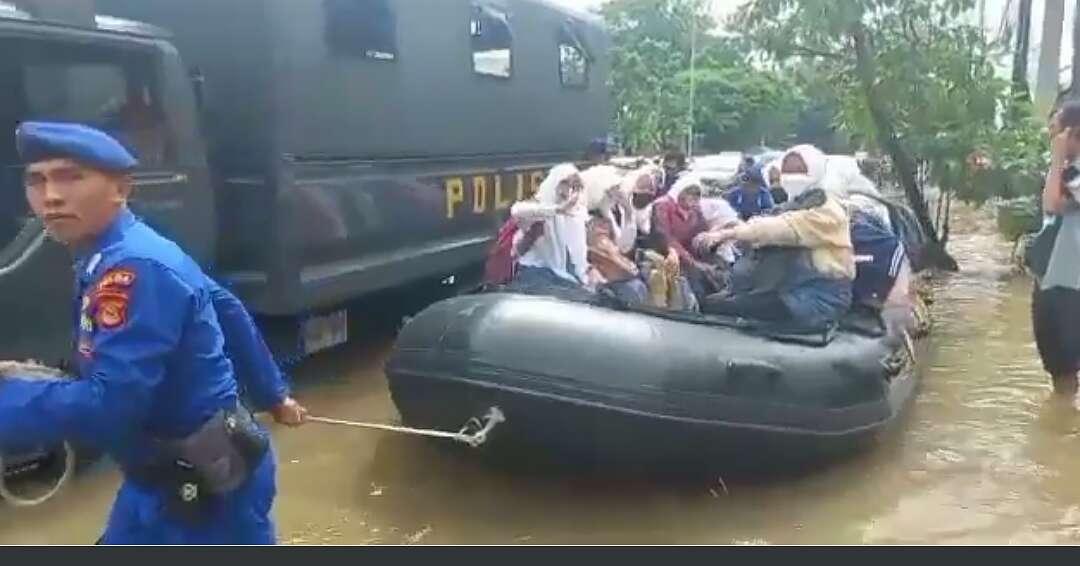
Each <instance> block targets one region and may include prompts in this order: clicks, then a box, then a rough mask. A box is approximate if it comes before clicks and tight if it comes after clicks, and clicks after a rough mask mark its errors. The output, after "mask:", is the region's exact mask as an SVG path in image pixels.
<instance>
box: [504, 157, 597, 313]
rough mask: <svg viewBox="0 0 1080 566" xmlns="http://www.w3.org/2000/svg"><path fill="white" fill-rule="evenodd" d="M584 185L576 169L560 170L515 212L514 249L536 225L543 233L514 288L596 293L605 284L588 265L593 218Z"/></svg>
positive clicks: (524, 260) (512, 213)
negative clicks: (590, 220)
mask: <svg viewBox="0 0 1080 566" xmlns="http://www.w3.org/2000/svg"><path fill="white" fill-rule="evenodd" d="M582 189H583V185H582V182H581V175H580V174H579V172H578V170H577V167H574V165H572V164H570V163H564V164H561V165H557V166H555V167H554V168H552V169H551V172H550V173H548V176H547V178H545V179H544V182H543V183H541V184H540V188H539V189H538V190H537V192H536V195H535V196H534V197H533V198H532V199H530V200H526V201H519V202H517V203H515V204H514V205H513V206H512V207H511V208H510V216H511V217H513V219H514V221H515V222H517V224H518V226H519V230H518V233H517V235H516V236H515V246H517V245H518V243H519V241H520V240H521V239H522V238H523V237H524V236H525V235H526V234H527V233H529V229H530V228H531V227H532V226H533V225H534V224H536V223H537V222H542V223H543V231H542V233H541V234H540V235H539V236H538V237H537V238H536V239H535V241H533V242H532V244H531V245H530V246H529V247H528V250H527V251H525V252H524V253H522V254H521V255H520V257H519V259H518V265H517V270H516V273H515V275H514V280H513V282H511V284H510V288H511V289H513V290H516V291H519V292H544V291H547V290H555V291H560V290H561V291H568V292H576V291H592V290H594V289H595V285H596V283H597V282H598V281H600V277H599V276H598V273H597V272H596V270H595V269H594V268H592V266H590V265H589V262H588V256H587V249H588V248H587V242H586V239H587V238H586V222H587V221H588V213H587V212H586V210H585V206H584V203H583V202H581V192H582Z"/></svg>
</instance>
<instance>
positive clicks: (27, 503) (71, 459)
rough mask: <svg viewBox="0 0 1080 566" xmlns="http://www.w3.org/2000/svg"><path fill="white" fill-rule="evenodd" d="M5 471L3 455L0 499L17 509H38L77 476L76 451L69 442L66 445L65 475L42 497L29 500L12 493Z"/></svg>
mask: <svg viewBox="0 0 1080 566" xmlns="http://www.w3.org/2000/svg"><path fill="white" fill-rule="evenodd" d="M5 471H6V468H5V467H4V457H3V455H0V499H3V500H4V501H6V502H7V503H8V504H9V505H13V506H15V507H36V506H38V505H41V504H42V503H45V502H46V501H48V500H50V499H52V498H53V497H55V496H56V494H57V493H60V490H61V489H63V488H64V486H65V485H67V483H68V480H70V479H71V477H72V476H74V475H75V449H74V448H72V447H71V444H68V443H67V442H65V443H64V473H63V474H61V475H60V478H59V479H57V480H56V484H55V485H53V486H52V488H50V489H49V491H47V492H46V493H45V494H44V495H42V496H40V497H35V498H32V499H28V498H25V497H20V496H18V495H15V494H14V493H11V491H10V490H8V488H7V478H6V477H5V474H4V472H5Z"/></svg>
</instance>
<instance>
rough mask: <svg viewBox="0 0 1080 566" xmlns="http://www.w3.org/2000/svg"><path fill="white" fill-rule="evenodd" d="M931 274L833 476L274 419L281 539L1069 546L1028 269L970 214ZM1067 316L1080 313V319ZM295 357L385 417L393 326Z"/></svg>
mask: <svg viewBox="0 0 1080 566" xmlns="http://www.w3.org/2000/svg"><path fill="white" fill-rule="evenodd" d="M953 238H954V243H953V244H952V250H953V252H954V255H956V257H957V258H958V259H959V260H960V262H961V264H962V266H963V270H962V271H961V272H960V273H959V274H955V275H952V276H949V277H946V278H944V279H942V280H941V281H938V282H937V284H936V292H935V304H934V307H933V308H934V314H935V330H934V334H933V337H932V345H931V347H930V352H929V358H928V359H927V360H926V363H925V364H924V366H925V371H924V380H923V386H922V389H921V391H920V393H919V396H918V397H917V400H916V401H915V403H914V405H913V407H912V409H911V412H910V413H909V416H908V418H907V419H906V420H905V422H904V424H903V427H902V428H903V430H901V431H900V432H899V434H895V435H893V436H891V437H890V438H888V439H886V440H885V441H884V442H883V443H882V444H881V445H880V446H879V447H878V448H877V449H875V450H873V451H871V452H869V453H867V454H865V455H863V456H860V457H858V458H855V459H853V460H851V461H847V462H844V463H841V464H839V465H836V466H833V467H830V468H828V469H824V470H820V471H816V472H814V473H811V474H808V475H805V476H802V477H799V478H794V479H784V480H781V481H774V482H769V483H765V484H754V485H740V484H734V485H727V486H726V487H727V491H726V492H725V490H724V489H723V488H722V487H721V486H710V485H701V486H685V485H683V486H677V487H676V486H665V485H656V484H651V483H649V482H644V481H640V480H637V481H627V480H621V479H618V478H595V477H593V478H588V479H582V478H577V479H575V478H572V477H557V478H551V477H545V476H537V475H525V474H520V473H510V472H506V471H496V470H493V469H490V468H491V467H490V466H484V465H483V464H482V462H479V461H476V460H474V459H471V458H468V457H464V456H467V455H462V454H458V453H456V452H453V451H450V452H449V453H448V452H447V451H446V450H443V449H441V447H440V446H438V445H434V444H432V443H431V442H428V441H424V440H420V439H416V438H412V437H404V436H397V435H391V434H388V433H382V432H366V431H358V430H352V429H345V428H335V427H331V426H326V425H319V424H311V425H309V426H307V427H306V428H303V429H301V430H284V429H281V428H275V429H274V437H275V442H276V449H277V458H278V464H279V485H278V488H279V497H278V499H277V504H276V507H275V515H276V519H277V524H278V531H279V538H280V540H281V542H283V543H298V544H322V543H333V544H362V543H421V544H429V543H480V544H487V543H674V544H679V543H1072V544H1075V543H1078V542H1080V413H1078V412H1077V410H1076V409H1075V408H1073V406H1072V405H1068V404H1063V403H1055V402H1052V401H1051V400H1050V399H1049V387H1048V383H1047V379H1046V377H1045V376H1044V375H1043V373H1042V371H1041V369H1040V366H1039V362H1038V357H1037V355H1036V352H1035V346H1034V344H1033V341H1032V338H1031V330H1030V319H1029V310H1030V291H1031V283H1030V281H1028V280H1027V279H1025V278H1023V277H1019V276H1013V275H1011V274H1010V270H1009V265H1008V256H1009V246H1008V245H1006V244H1004V243H1002V242H1001V241H1000V240H999V238H998V237H997V236H996V235H995V234H994V232H993V231H992V222H991V221H989V220H987V219H985V218H983V217H981V216H978V215H973V216H972V218H970V219H967V221H966V222H963V223H962V224H961V225H960V226H957V227H955V228H954V236H953ZM1078 323H1080V322H1078ZM358 342H360V343H357V344H353V345H349V346H346V347H343V348H341V349H340V350H339V351H335V352H331V353H328V354H326V355H322V356H320V357H317V358H316V359H313V360H310V361H308V362H306V363H305V364H304V365H302V366H300V367H299V368H297V369H296V370H295V371H294V372H293V375H294V377H295V380H296V382H297V383H298V392H297V395H298V397H300V398H301V399H302V400H303V402H304V403H305V404H307V405H308V406H309V408H310V409H311V410H312V412H313V413H317V414H320V415H326V416H334V417H341V418H346V419H361V420H371V421H394V420H395V419H396V413H395V410H394V407H393V404H392V403H391V401H390V398H389V395H388V393H387V388H386V383H385V380H384V377H383V375H382V364H383V362H384V361H385V359H386V356H387V355H388V354H389V351H390V347H391V345H392V336H390V333H389V332H383V333H382V334H381V335H377V336H374V337H366V338H364V339H363V340H362V341H358ZM118 482H119V476H118V474H117V473H116V472H115V470H113V469H112V467H111V466H109V465H99V466H97V467H95V468H93V469H91V470H89V471H88V472H86V473H84V474H82V475H81V476H79V477H78V479H77V480H76V481H75V482H74V483H73V484H71V485H70V486H69V488H68V489H67V490H66V491H65V492H64V493H63V494H62V495H61V496H60V497H58V498H57V499H55V500H53V501H51V502H49V503H48V504H46V505H44V506H41V507H38V508H33V509H28V510H23V509H18V510H16V509H10V508H0V543H91V542H93V541H94V540H95V539H96V538H97V536H98V534H99V533H100V529H101V527H102V525H103V523H104V520H105V516H106V513H107V511H108V508H109V504H110V503H111V499H112V496H113V493H114V490H115V488H116V486H117V484H118Z"/></svg>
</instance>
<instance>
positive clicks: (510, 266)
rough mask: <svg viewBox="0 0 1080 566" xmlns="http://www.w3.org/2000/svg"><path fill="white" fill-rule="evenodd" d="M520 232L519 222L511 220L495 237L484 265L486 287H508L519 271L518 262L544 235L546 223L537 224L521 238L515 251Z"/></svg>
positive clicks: (530, 227)
mask: <svg viewBox="0 0 1080 566" xmlns="http://www.w3.org/2000/svg"><path fill="white" fill-rule="evenodd" d="M519 230H520V226H518V223H517V221H515V220H514V219H513V218H510V219H508V220H507V221H506V223H505V224H503V225H502V228H499V234H498V236H496V237H495V243H494V244H493V245H492V246H491V250H490V251H489V252H488V257H487V261H486V262H485V263H484V285H485V286H486V287H497V286H500V285H506V284H507V283H510V281H512V280H513V279H514V273H515V272H516V270H517V260H518V258H520V257H521V256H523V255H525V253H526V252H528V251H529V249H530V248H532V246H533V244H534V243H536V240H537V239H539V238H540V236H542V235H543V234H544V223H543V222H535V223H533V224H532V225H531V226H529V229H528V230H527V231H526V232H525V234H524V235H523V236H522V237H521V242H520V243H519V244H518V247H517V249H514V236H516V235H517V233H518V231H519Z"/></svg>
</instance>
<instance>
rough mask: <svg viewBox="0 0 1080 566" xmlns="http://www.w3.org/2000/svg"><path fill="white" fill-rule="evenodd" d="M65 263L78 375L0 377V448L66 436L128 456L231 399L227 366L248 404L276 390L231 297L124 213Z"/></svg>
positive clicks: (126, 459)
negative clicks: (70, 269) (71, 285)
mask: <svg viewBox="0 0 1080 566" xmlns="http://www.w3.org/2000/svg"><path fill="white" fill-rule="evenodd" d="M75 270H76V295H75V296H76V303H75V305H73V306H74V316H75V325H76V333H75V347H76V355H75V357H76V359H77V366H78V370H79V371H78V373H79V377H80V379H78V380H75V381H24V380H19V379H8V380H4V381H0V449H13V448H15V449H17V448H25V447H30V446H37V445H51V444H55V443H58V442H59V441H61V440H64V439H69V438H70V439H74V440H77V441H79V442H83V443H87V444H89V445H92V446H98V447H100V448H102V449H105V450H107V451H109V452H110V453H112V454H113V456H114V457H116V458H117V459H118V460H119V461H120V462H121V463H122V464H129V465H131V464H139V463H141V459H142V458H144V457H146V456H147V455H148V453H149V452H148V451H149V450H150V445H151V439H152V438H155V437H156V438H180V437H183V436H186V435H188V434H191V433H192V432H194V431H196V430H197V429H198V428H199V427H200V426H201V425H202V424H203V423H205V422H206V421H207V420H208V419H209V418H210V417H212V416H213V415H214V414H215V413H216V412H217V411H219V410H221V409H224V408H227V407H230V406H235V404H236V403H237V398H238V394H239V392H238V384H237V379H236V377H235V376H240V378H241V379H242V385H243V386H244V389H245V390H246V393H247V394H248V396H249V398H250V399H252V400H253V401H254V403H255V404H256V405H257V407H258V408H262V409H265V408H269V407H271V406H274V405H276V404H277V403H279V402H280V401H282V400H283V399H284V398H285V396H286V395H287V394H288V389H287V386H286V385H285V382H284V380H283V378H282V375H281V373H280V370H279V369H278V367H277V365H276V364H275V363H274V361H273V359H272V358H271V357H270V354H269V351H268V350H267V348H266V346H265V345H264V344H263V342H262V340H261V338H259V334H258V331H257V330H256V329H255V327H254V325H253V324H252V322H251V319H250V317H249V316H248V314H247V312H246V311H245V310H244V308H243V306H242V305H241V304H240V303H239V301H238V300H236V298H235V297H233V296H232V295H231V294H230V293H228V292H227V291H225V290H224V289H222V288H221V287H220V286H218V285H217V284H216V283H214V282H213V281H212V280H211V279H210V278H209V277H207V276H206V275H205V274H204V273H203V272H202V270H201V269H200V268H199V266H198V265H197V264H196V263H195V261H194V260H192V259H191V258H190V257H188V256H187V255H186V254H185V253H184V252H183V251H182V250H181V249H180V248H179V247H178V246H177V245H176V244H174V243H173V242H171V241H169V240H167V239H165V238H163V237H161V236H160V235H158V234H157V233H156V232H155V231H154V230H152V229H151V228H150V227H148V226H147V225H145V224H144V223H142V222H141V221H139V220H138V219H136V218H135V216H134V215H133V214H132V213H131V212H129V211H127V210H124V211H122V212H121V213H120V214H119V216H118V217H117V219H116V220H115V221H114V223H113V224H112V225H111V226H110V228H109V229H108V230H106V232H105V233H104V234H102V235H101V236H100V238H99V239H98V241H97V243H96V244H95V245H94V246H93V247H92V248H91V249H89V250H86V251H85V252H84V253H81V254H80V255H79V257H78V258H77V261H76V263H75ZM215 307H217V309H216V308H215ZM227 353H228V355H227ZM230 356H231V358H232V360H230ZM234 362H235V363H234Z"/></svg>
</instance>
